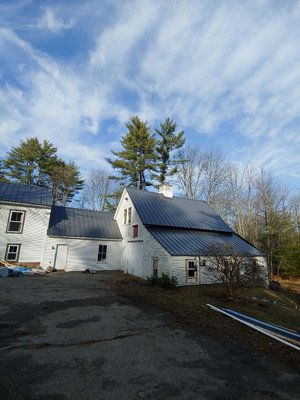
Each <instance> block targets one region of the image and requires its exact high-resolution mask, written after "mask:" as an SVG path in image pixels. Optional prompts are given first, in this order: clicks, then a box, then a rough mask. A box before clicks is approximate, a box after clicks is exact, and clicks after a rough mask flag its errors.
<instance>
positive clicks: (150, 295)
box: [115, 275, 300, 372]
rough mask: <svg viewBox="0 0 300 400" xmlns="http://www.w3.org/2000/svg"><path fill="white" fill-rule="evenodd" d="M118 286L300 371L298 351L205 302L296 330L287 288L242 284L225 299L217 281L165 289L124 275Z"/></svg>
mask: <svg viewBox="0 0 300 400" xmlns="http://www.w3.org/2000/svg"><path fill="white" fill-rule="evenodd" d="M115 285H116V286H117V288H118V290H120V291H121V292H122V293H123V294H124V295H126V296H128V297H130V298H131V299H134V300H138V301H140V300H141V299H142V300H143V301H144V302H146V303H150V304H154V305H157V306H159V307H161V308H163V309H164V310H167V311H170V312H172V313H173V314H175V315H176V317H177V319H178V320H179V321H180V322H181V323H182V322H183V323H187V324H189V325H192V327H193V328H194V329H197V330H199V331H202V332H205V333H206V334H210V335H214V336H218V337H219V339H220V340H222V339H223V338H226V339H229V340H231V341H236V342H238V343H240V344H242V345H244V346H246V347H248V348H250V349H251V350H252V351H254V352H256V353H259V354H261V355H263V356H264V357H268V358H271V359H273V360H275V361H277V362H279V363H283V364H285V365H286V366H288V367H290V368H293V369H296V370H298V371H299V372H300V367H299V353H298V352H297V350H294V349H292V348H289V347H288V346H285V345H283V344H281V343H279V342H277V341H275V340H273V339H270V338H268V337H267V336H265V335H263V334H260V333H258V332H256V331H254V330H252V329H250V328H248V327H246V326H244V325H242V324H240V323H238V322H236V321H234V320H232V319H230V318H228V317H226V316H223V315H221V314H218V313H216V312H215V311H212V310H210V309H209V308H208V307H207V306H206V304H207V303H209V304H213V305H215V306H220V307H228V308H232V309H234V310H237V311H241V312H244V313H246V314H248V315H250V316H253V317H255V318H258V319H262V320H265V321H268V322H272V323H275V324H279V325H282V326H284V327H286V328H290V329H296V330H299V320H300V318H299V317H300V312H299V310H300V308H299V295H297V294H296V293H294V292H290V291H287V290H281V291H278V292H273V291H271V290H268V289H264V288H245V289H243V290H242V291H241V292H240V294H239V296H238V298H237V299H234V300H232V301H228V300H227V299H226V297H225V296H224V289H223V288H222V287H221V286H220V285H205V286H201V287H199V286H197V287H195V286H194V287H180V288H177V289H175V290H165V289H162V288H159V287H152V286H148V285H146V284H145V281H143V280H141V279H138V278H133V277H131V276H129V275H128V276H127V275H124V278H122V279H121V280H120V281H117V282H115Z"/></svg>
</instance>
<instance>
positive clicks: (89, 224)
mask: <svg viewBox="0 0 300 400" xmlns="http://www.w3.org/2000/svg"><path fill="white" fill-rule="evenodd" d="M47 234H48V235H49V236H68V237H87V238H95V239H100V238H107V239H122V236H121V233H120V230H119V227H118V224H117V222H116V221H115V220H114V219H113V216H112V214H110V213H108V212H100V211H91V210H83V209H78V208H68V207H59V206H53V207H52V211H51V216H50V222H49V228H48V232H47Z"/></svg>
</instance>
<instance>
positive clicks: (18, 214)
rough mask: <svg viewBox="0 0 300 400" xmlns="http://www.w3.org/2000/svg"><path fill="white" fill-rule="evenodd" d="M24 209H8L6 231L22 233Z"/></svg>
mask: <svg viewBox="0 0 300 400" xmlns="http://www.w3.org/2000/svg"><path fill="white" fill-rule="evenodd" d="M24 217H25V211H14V210H10V213H9V219H8V224H7V232H8V233H22V231H23V225H24Z"/></svg>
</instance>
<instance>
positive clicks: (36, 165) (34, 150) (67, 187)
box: [0, 138, 83, 205]
mask: <svg viewBox="0 0 300 400" xmlns="http://www.w3.org/2000/svg"><path fill="white" fill-rule="evenodd" d="M56 152H57V148H56V147H54V146H53V144H52V143H50V142H48V141H47V140H44V141H43V142H42V143H40V142H39V140H38V139H37V138H28V139H26V140H24V141H23V140H22V141H21V143H20V145H19V146H17V147H13V148H12V150H11V151H9V152H8V155H7V158H6V159H5V160H4V161H3V172H4V177H3V179H6V178H7V180H8V181H12V182H18V183H22V184H24V185H36V186H46V187H49V188H50V189H52V193H53V197H54V203H55V204H62V205H65V204H66V202H68V201H70V200H71V199H72V198H73V196H74V194H75V193H76V191H78V190H81V189H82V188H83V180H82V179H81V177H80V173H79V170H78V167H77V166H76V165H75V164H74V163H73V162H69V163H66V162H65V161H63V160H62V159H60V158H58V156H57V153H56ZM0 175H1V174H0Z"/></svg>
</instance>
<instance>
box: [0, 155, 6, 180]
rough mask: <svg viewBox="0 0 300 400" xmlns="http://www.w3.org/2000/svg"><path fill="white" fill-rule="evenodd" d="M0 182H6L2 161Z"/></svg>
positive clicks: (1, 162)
mask: <svg viewBox="0 0 300 400" xmlns="http://www.w3.org/2000/svg"><path fill="white" fill-rule="evenodd" d="M0 182H7V179H6V178H5V176H4V172H3V161H2V160H0Z"/></svg>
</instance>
